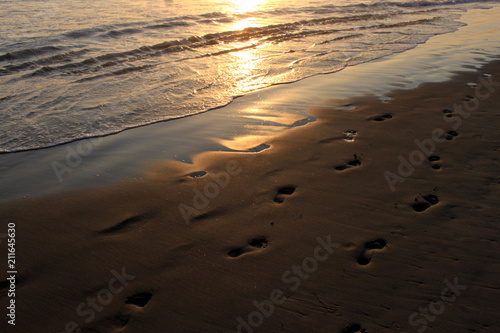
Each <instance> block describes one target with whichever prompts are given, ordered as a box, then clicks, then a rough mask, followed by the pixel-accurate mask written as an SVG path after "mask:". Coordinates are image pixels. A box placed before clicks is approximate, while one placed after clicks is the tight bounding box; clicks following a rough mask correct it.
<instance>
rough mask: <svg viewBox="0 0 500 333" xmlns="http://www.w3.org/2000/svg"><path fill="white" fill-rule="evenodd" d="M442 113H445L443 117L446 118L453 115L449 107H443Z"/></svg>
mask: <svg viewBox="0 0 500 333" xmlns="http://www.w3.org/2000/svg"><path fill="white" fill-rule="evenodd" d="M443 113H444V114H445V117H447V118H451V117H453V110H450V109H444V110H443Z"/></svg>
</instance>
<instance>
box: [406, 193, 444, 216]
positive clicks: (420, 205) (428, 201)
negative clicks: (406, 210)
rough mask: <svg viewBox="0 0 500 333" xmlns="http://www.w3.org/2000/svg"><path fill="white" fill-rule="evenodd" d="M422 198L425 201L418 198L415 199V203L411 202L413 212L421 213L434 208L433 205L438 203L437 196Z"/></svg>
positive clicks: (431, 195) (430, 195) (429, 195)
mask: <svg viewBox="0 0 500 333" xmlns="http://www.w3.org/2000/svg"><path fill="white" fill-rule="evenodd" d="M422 198H423V199H424V200H425V201H421V200H419V199H418V198H415V202H413V203H412V204H411V206H412V207H413V210H414V211H416V212H423V211H424V210H426V209H427V208H429V207H431V206H434V205H435V204H437V203H438V202H439V198H438V196H437V195H434V194H428V195H424V196H423V197H422Z"/></svg>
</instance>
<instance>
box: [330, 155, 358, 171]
mask: <svg viewBox="0 0 500 333" xmlns="http://www.w3.org/2000/svg"><path fill="white" fill-rule="evenodd" d="M360 165H361V159H360V158H359V157H358V156H357V155H354V159H353V160H351V161H349V162H347V163H346V164H342V165H338V166H336V167H335V170H338V171H344V170H346V169H349V168H352V167H357V166H360Z"/></svg>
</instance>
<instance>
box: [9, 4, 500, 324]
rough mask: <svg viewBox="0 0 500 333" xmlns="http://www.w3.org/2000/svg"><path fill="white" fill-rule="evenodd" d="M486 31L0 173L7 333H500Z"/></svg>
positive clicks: (490, 49)
mask: <svg viewBox="0 0 500 333" xmlns="http://www.w3.org/2000/svg"><path fill="white" fill-rule="evenodd" d="M478 12H481V10H477V11H476V12H474V11H471V13H468V14H467V15H464V20H465V21H467V20H469V21H467V22H468V23H469V26H468V27H464V28H460V29H459V30H458V31H457V32H455V33H450V34H446V35H442V36H438V37H433V39H430V41H429V42H427V43H425V44H422V45H419V46H417V47H416V48H415V49H413V50H411V51H407V52H404V53H401V54H395V55H392V56H391V57H390V58H380V59H377V60H375V61H373V62H369V63H366V64H363V65H359V66H354V67H352V68H347V69H345V70H343V71H341V72H338V73H333V74H328V75H322V76H316V77H311V78H308V79H305V80H302V81H298V82H295V83H292V84H289V85H280V86H275V87H271V88H266V89H263V90H261V91H258V92H253V93H251V94H248V95H247V96H244V97H241V98H239V99H236V100H235V101H234V102H233V103H231V104H229V105H228V106H226V107H222V108H220V109H217V110H213V111H209V112H207V113H204V114H200V115H196V116H193V117H187V118H185V119H179V120H174V121H170V122H167V123H159V124H154V125H148V126H143V127H140V128H137V129H133V130H130V131H124V132H121V133H119V134H116V135H110V136H106V137H104V138H93V139H85V140H81V141H76V142H73V143H69V144H67V145H63V146H58V147H53V148H46V149H42V150H34V151H26V152H19V153H14V154H13V155H8V156H5V157H4V156H2V158H4V159H3V161H4V162H5V164H4V169H5V170H6V171H5V172H6V173H8V175H10V176H9V178H8V179H6V181H5V184H6V185H5V191H4V192H3V193H2V199H3V200H2V201H1V202H0V221H2V223H3V224H2V228H3V229H2V230H0V233H4V234H3V235H4V236H3V238H2V239H1V240H3V242H2V253H3V254H2V256H3V257H4V258H6V259H7V256H8V254H7V253H8V251H9V253H14V254H15V263H14V265H15V267H6V269H4V271H5V272H10V273H8V274H7V275H6V278H5V279H3V278H2V282H0V299H1V300H2V304H3V305H4V306H5V307H9V306H10V305H11V304H14V316H13V317H12V316H11V317H9V316H8V315H9V313H10V314H12V311H11V309H9V308H8V309H7V316H4V318H3V320H2V321H1V322H0V327H1V328H2V329H1V330H2V332H4V331H6V332H82V333H86V332H245V333H251V332H347V333H353V332H366V333H369V332H400V333H403V332H406V333H410V332H420V333H421V332H424V331H425V332H496V331H497V327H498V326H499V324H500V322H499V321H500V320H499V318H498V315H496V313H498V311H499V302H498V298H499V296H500V295H499V294H500V290H499V274H500V266H499V265H498V262H499V259H500V254H499V252H498V241H499V236H500V230H499V227H498V223H497V222H498V221H499V217H500V210H499V208H498V203H497V201H498V197H499V194H500V180H499V175H498V168H499V164H500V162H499V158H500V156H499V149H500V135H499V133H498V128H499V126H500V110H499V105H500V93H499V92H500V60H499V59H500V56H499V55H500V53H499V52H498V51H499V50H498V46H496V44H498V43H496V42H497V41H498V38H497V39H494V38H495V36H496V34H497V33H496V29H495V28H494V27H495V23H494V22H495V21H494V20H495V19H496V18H497V16H498V15H499V14H498V13H500V11H499V7H498V6H497V7H495V8H494V9H492V10H491V14H489V15H490V16H488V19H483V20H481V19H480V18H478V17H477V16H475V15H476V14H477V13H478ZM475 13H476V14H475ZM485 17H486V16H485ZM485 22H486V23H485ZM488 22H489V23H488ZM492 22H493V23H492ZM457 36H458V37H457ZM469 39H473V41H471V42H470V45H469V48H467V47H466V46H460V45H462V44H460V43H463V45H467V44H466V43H465V42H466V41H468V40H469ZM474 43H477V45H476V44H474ZM457 45H458V46H457ZM439 47H442V48H443V49H445V50H448V52H449V54H448V53H446V54H445V53H441V49H439ZM437 50H439V51H440V53H438V52H437ZM454 53H455V54H454ZM457 54H458V55H457ZM412 59H413V60H412ZM411 61H413V62H411ZM410 62H411V63H410ZM446 66H447V67H446ZM426 67H427V70H425V68H426ZM404 68H407V70H408V74H407V73H405V72H404V71H405V69H404ZM416 68H417V70H416ZM391 69H392V71H393V72H391ZM383 73H387V74H386V75H385V74H383ZM343 75H345V76H343ZM347 77H349V79H347ZM283 101H285V102H283ZM266 103H267V104H266ZM266 105H267V106H266ZM266 107H267V109H266ZM259 108H261V110H265V112H264V111H263V112H261V113H259V112H258V110H259ZM273 108H274V109H273ZM235 109H240V112H241V113H240V114H238V113H236V112H233V111H232V110H235ZM227 110H230V111H227ZM241 110H243V111H241ZM249 110H257V111H254V113H251V112H250V111H249ZM231 114H233V115H234V116H232V117H233V118H232V117H231V116H229V115H231ZM244 120H246V122H245V121H244ZM256 120H258V121H256ZM176 122H177V123H176ZM175 124H177V125H175ZM201 125H205V126H206V127H205V128H206V130H205V131H203V132H197V133H194V132H195V131H194V130H193V129H195V128H198V127H199V126H201ZM160 133H162V134H161V135H160ZM193 133H194V134H193ZM216 135H218V136H216ZM91 140H94V141H91ZM67 147H72V148H71V150H68V148H67ZM162 150H163V151H162ZM71 151H73V152H75V153H74V154H73V153H72V155H71V156H70V155H68V154H69V152H71ZM113 151H115V152H117V153H115V154H113V153H112V152H113ZM119 152H125V153H119ZM174 152H175V153H174ZM174 155H175V156H174ZM9 156H10V157H9ZM68 156H70V157H68ZM37 161H43V163H42V162H38V163H40V165H43V166H40V167H39V168H34V167H33V166H34V165H36V163H37ZM54 162H57V163H55V164H54ZM69 170H70V171H69ZM102 170H105V171H102ZM58 174H59V177H60V179H58V177H57V175H58ZM108 175H109V180H106V179H103V180H100V179H99V178H98V177H101V178H105V177H106V178H108V177H107V176H108ZM113 176H115V177H113ZM61 179H62V180H63V181H60V180H61ZM50 184H56V185H50ZM65 186H66V187H65ZM12 239H15V241H12V242H11V240H12ZM4 242H5V243H4ZM6 243H7V244H15V245H12V246H10V245H9V246H7V247H4V244H6ZM9 249H14V250H12V251H11V250H9ZM2 260H3V261H4V262H6V261H7V260H4V259H2ZM9 264H10V262H9ZM2 267H3V266H2ZM13 281H14V282H13ZM12 288H14V289H12ZM12 293H14V294H12ZM12 300H14V302H13V303H12ZM11 308H12V307H11ZM4 309H5V308H4ZM11 320H14V322H15V325H12V323H10V322H9V321H11Z"/></svg>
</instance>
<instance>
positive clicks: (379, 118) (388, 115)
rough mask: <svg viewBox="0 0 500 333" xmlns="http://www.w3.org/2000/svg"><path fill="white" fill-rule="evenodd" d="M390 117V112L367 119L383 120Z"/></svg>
mask: <svg viewBox="0 0 500 333" xmlns="http://www.w3.org/2000/svg"><path fill="white" fill-rule="evenodd" d="M391 118H392V114H390V113H386V114H383V115H379V116H374V117H371V118H369V120H374V121H384V120H387V119H391Z"/></svg>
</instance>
